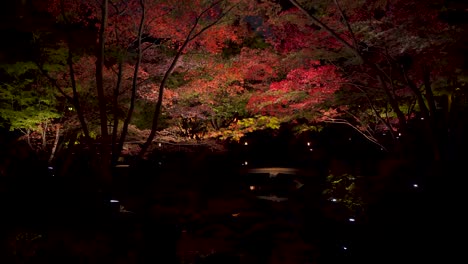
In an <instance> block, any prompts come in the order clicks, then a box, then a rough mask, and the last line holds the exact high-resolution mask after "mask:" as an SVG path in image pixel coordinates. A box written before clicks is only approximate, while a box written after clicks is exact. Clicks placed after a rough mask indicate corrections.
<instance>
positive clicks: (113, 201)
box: [110, 200, 119, 203]
mask: <svg viewBox="0 0 468 264" xmlns="http://www.w3.org/2000/svg"><path fill="white" fill-rule="evenodd" d="M110 202H111V203H118V202H119V200H110Z"/></svg>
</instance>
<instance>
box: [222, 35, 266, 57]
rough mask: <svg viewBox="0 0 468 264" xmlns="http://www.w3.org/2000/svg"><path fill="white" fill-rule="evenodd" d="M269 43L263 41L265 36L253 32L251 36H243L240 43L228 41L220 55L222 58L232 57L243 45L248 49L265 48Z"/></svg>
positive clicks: (238, 52) (237, 53) (239, 51)
mask: <svg viewBox="0 0 468 264" xmlns="http://www.w3.org/2000/svg"><path fill="white" fill-rule="evenodd" d="M270 46H271V45H270V44H268V43H266V42H265V38H264V37H262V36H261V35H259V34H254V35H253V36H252V37H247V38H245V39H244V40H243V41H242V43H240V44H239V43H235V42H232V41H230V42H228V43H227V45H226V47H224V48H223V50H222V57H223V58H224V59H229V58H232V57H234V56H236V55H239V54H240V53H241V49H242V48H243V47H247V48H250V49H266V48H268V47H270Z"/></svg>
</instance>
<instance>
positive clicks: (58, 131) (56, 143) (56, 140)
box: [48, 124, 60, 164]
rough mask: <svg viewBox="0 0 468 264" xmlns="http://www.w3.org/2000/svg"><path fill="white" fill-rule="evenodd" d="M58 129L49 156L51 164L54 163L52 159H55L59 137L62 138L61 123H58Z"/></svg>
mask: <svg viewBox="0 0 468 264" xmlns="http://www.w3.org/2000/svg"><path fill="white" fill-rule="evenodd" d="M55 127H56V131H55V140H54V145H53V146H52V151H51V152H50V157H49V161H48V162H49V164H51V163H52V161H53V160H54V157H55V152H56V151H57V146H58V142H59V139H60V125H58V124H57V125H56V126H55Z"/></svg>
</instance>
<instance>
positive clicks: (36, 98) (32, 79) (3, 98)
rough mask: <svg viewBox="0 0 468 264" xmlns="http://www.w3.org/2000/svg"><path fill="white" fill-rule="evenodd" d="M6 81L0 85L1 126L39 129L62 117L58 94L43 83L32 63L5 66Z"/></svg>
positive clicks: (14, 128) (13, 128)
mask: <svg viewBox="0 0 468 264" xmlns="http://www.w3.org/2000/svg"><path fill="white" fill-rule="evenodd" d="M1 68H2V69H3V70H4V73H5V79H6V81H5V82H3V83H0V126H2V127H7V128H9V129H10V130H16V129H20V130H32V131H34V130H36V129H37V127H38V125H39V124H41V123H43V122H47V121H49V120H51V119H55V118H59V117H60V114H59V113H58V112H57V110H56V108H55V106H56V103H57V101H56V98H55V93H54V92H53V90H52V89H49V87H48V86H47V85H44V84H41V83H40V81H39V78H38V77H37V75H36V74H38V72H37V71H36V70H37V68H36V67H35V65H34V64H33V63H32V62H18V63H15V64H12V65H2V67H1Z"/></svg>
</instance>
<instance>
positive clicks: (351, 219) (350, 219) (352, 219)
mask: <svg viewBox="0 0 468 264" xmlns="http://www.w3.org/2000/svg"><path fill="white" fill-rule="evenodd" d="M348 220H349V221H350V222H355V221H356V219H354V218H349V219H348Z"/></svg>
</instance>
